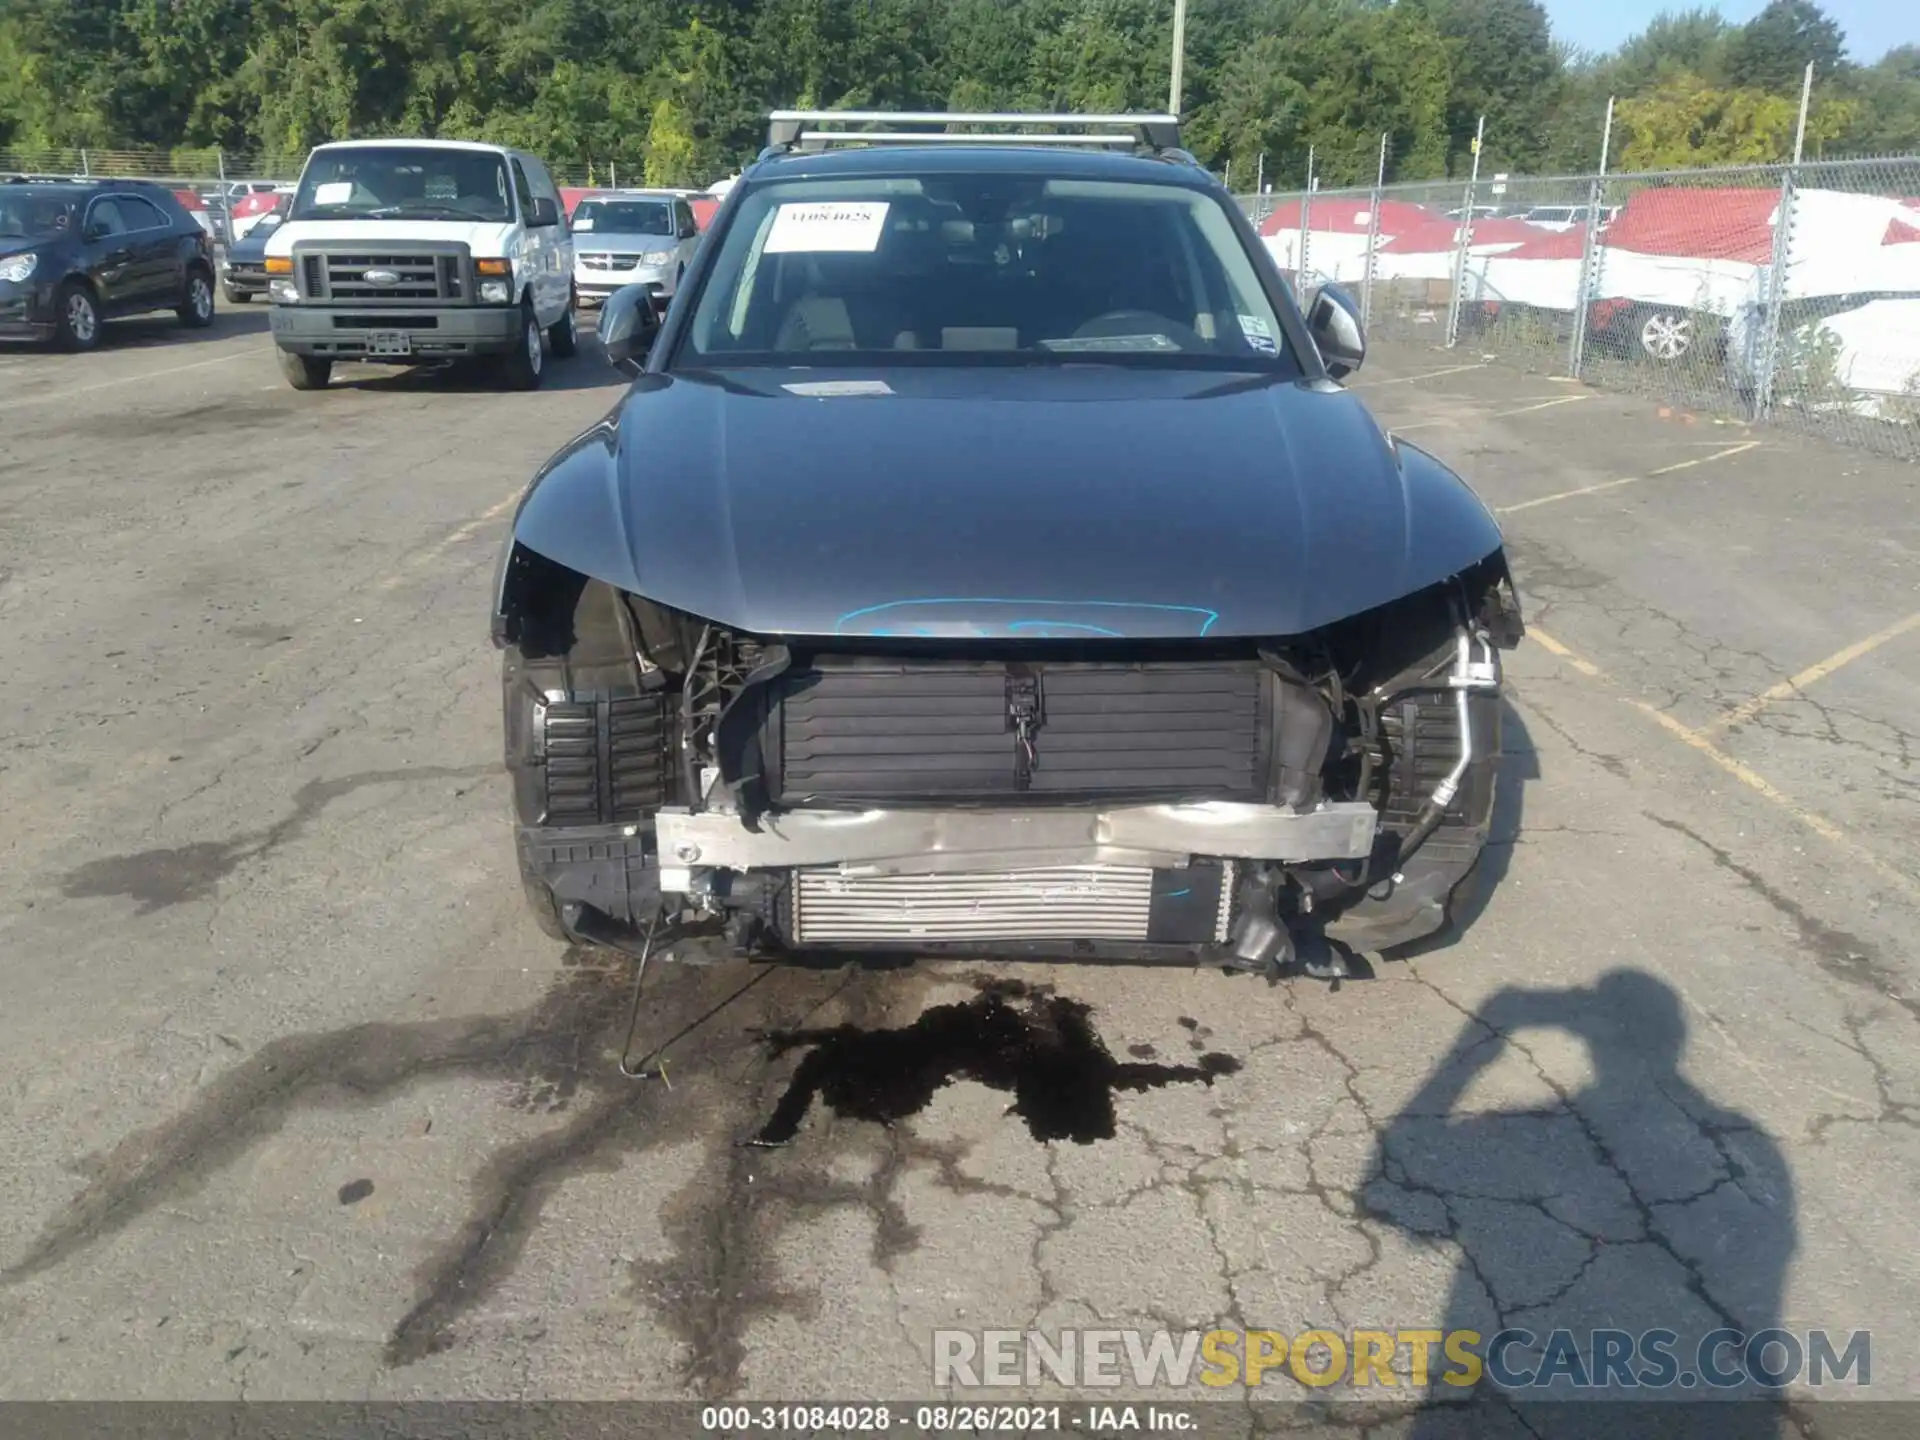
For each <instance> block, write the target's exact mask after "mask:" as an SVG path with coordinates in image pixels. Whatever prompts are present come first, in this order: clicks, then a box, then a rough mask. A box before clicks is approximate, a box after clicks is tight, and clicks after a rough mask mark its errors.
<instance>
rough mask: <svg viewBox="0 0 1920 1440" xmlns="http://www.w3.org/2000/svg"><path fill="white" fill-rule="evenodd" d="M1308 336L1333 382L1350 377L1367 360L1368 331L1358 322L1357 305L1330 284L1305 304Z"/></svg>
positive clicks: (1343, 291)
mask: <svg viewBox="0 0 1920 1440" xmlns="http://www.w3.org/2000/svg"><path fill="white" fill-rule="evenodd" d="M1307 333H1308V334H1310V335H1312V336H1313V343H1314V345H1315V346H1317V347H1318V348H1319V351H1320V358H1321V360H1323V361H1325V362H1326V367H1327V373H1328V374H1329V375H1331V376H1332V377H1333V378H1334V379H1336V380H1342V379H1345V378H1346V377H1347V376H1349V375H1351V374H1352V373H1353V372H1354V371H1356V370H1358V369H1359V368H1360V366H1361V364H1362V363H1363V362H1364V361H1365V360H1366V358H1367V328H1366V326H1365V325H1363V324H1361V322H1360V306H1359V303H1358V302H1357V301H1355V300H1354V298H1353V296H1352V295H1350V294H1348V293H1347V291H1346V289H1345V288H1344V287H1343V286H1340V285H1336V284H1334V283H1333V282H1332V281H1328V282H1327V283H1325V284H1323V285H1321V286H1320V288H1319V289H1317V290H1315V291H1314V292H1313V294H1312V296H1311V297H1309V299H1308V301H1307Z"/></svg>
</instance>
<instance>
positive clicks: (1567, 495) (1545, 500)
mask: <svg viewBox="0 0 1920 1440" xmlns="http://www.w3.org/2000/svg"><path fill="white" fill-rule="evenodd" d="M1759 445H1760V442H1759V441H1758V440H1749V441H1747V442H1746V444H1744V445H1730V446H1728V447H1727V448H1726V449H1725V450H1719V451H1716V452H1715V453H1714V454H1712V455H1702V456H1701V457H1700V458H1699V459H1697V460H1682V461H1680V462H1679V463H1678V464H1677V465H1663V466H1661V467H1660V468H1659V469H1658V470H1650V471H1648V472H1647V473H1646V474H1645V475H1628V476H1624V477H1623V478H1621V479H1619V480H1602V481H1601V482H1600V483H1599V484H1598V485H1582V486H1581V487H1580V488H1579V489H1578V490H1562V491H1560V492H1559V493H1558V494H1556V495H1542V496H1541V497H1540V498H1539V499H1537V500H1522V501H1521V502H1520V503H1519V504H1518V505H1500V506H1496V507H1495V509H1494V512H1493V513H1494V514H1496V515H1512V514H1514V513H1515V512H1516V511H1520V510H1531V509H1533V508H1534V506H1536V505H1553V504H1556V503H1558V502H1559V501H1561V500H1572V499H1575V498H1576V497H1578V496H1581V495H1598V494H1599V493H1600V492H1601V491H1603V490H1618V489H1619V488H1620V487H1621V486H1622V485H1638V484H1639V483H1640V482H1641V481H1643V480H1651V479H1653V478H1654V476H1656V475H1671V474H1673V472H1674V471H1676V470H1691V469H1692V468H1693V467H1694V466H1696V465H1706V464H1710V463H1711V462H1713V461H1715V460H1725V459H1727V458H1728V457H1729V456H1732V455H1744V454H1746V453H1747V451H1749V450H1753V449H1757V448H1758V447H1759Z"/></svg>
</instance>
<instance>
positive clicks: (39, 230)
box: [0, 185, 80, 240]
mask: <svg viewBox="0 0 1920 1440" xmlns="http://www.w3.org/2000/svg"><path fill="white" fill-rule="evenodd" d="M9 188H16V187H9ZM17 189H18V190H20V191H21V192H24V193H19V194H11V193H8V190H0V240H51V239H53V238H54V237H55V236H56V235H61V234H64V233H65V232H66V230H67V229H68V227H69V226H71V225H72V224H73V217H74V213H75V212H76V211H77V210H78V209H79V208H80V202H79V201H78V200H77V199H75V198H74V197H73V196H71V195H65V194H61V193H60V192H58V191H55V192H52V193H49V192H47V191H45V190H40V191H33V192H29V191H27V187H26V186H24V185H22V186H19V187H17Z"/></svg>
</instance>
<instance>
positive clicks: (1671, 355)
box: [1633, 309, 1694, 365]
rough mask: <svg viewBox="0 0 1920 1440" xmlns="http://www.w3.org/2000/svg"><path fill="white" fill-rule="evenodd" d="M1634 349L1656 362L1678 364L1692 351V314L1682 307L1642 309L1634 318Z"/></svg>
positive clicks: (1645, 357)
mask: <svg viewBox="0 0 1920 1440" xmlns="http://www.w3.org/2000/svg"><path fill="white" fill-rule="evenodd" d="M1633 341H1634V348H1635V349H1637V350H1638V351H1639V352H1640V356H1641V358H1642V359H1644V360H1647V361H1649V362H1650V363H1652V364H1655V365H1677V364H1679V363H1680V362H1681V361H1683V360H1685V359H1686V358H1687V356H1688V355H1689V354H1691V353H1692V351H1693V343H1694V325H1693V317H1692V316H1691V315H1689V314H1687V312H1686V311H1684V310H1655V309H1648V310H1643V311H1641V312H1640V314H1639V315H1638V316H1637V317H1635V320H1634V326H1633Z"/></svg>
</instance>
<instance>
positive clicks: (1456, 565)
mask: <svg viewBox="0 0 1920 1440" xmlns="http://www.w3.org/2000/svg"><path fill="white" fill-rule="evenodd" d="M1389 440H1390V442H1391V444H1392V445H1393V450H1394V461H1395V463H1396V464H1397V465H1398V466H1399V467H1400V483H1401V486H1402V488H1403V493H1404V494H1405V496H1406V507H1407V532H1406V533H1407V555H1406V568H1405V570H1404V572H1403V575H1402V583H1403V586H1404V591H1405V593H1408V594H1411V593H1412V592H1413V591H1415V590H1419V589H1423V588H1425V587H1426V586H1428V585H1433V584H1436V583H1438V582H1439V581H1441V580H1444V579H1446V578H1447V577H1448V576H1450V575H1456V574H1458V573H1460V572H1461V571H1462V570H1465V569H1467V568H1468V567H1470V566H1472V565H1474V564H1476V563H1478V562H1479V561H1481V560H1484V559H1486V558H1487V557H1488V556H1489V555H1492V554H1493V553H1494V552H1495V551H1496V550H1499V549H1501V548H1502V547H1503V545H1504V544H1505V537H1504V536H1502V535H1501V533H1500V522H1499V521H1498V520H1496V519H1494V516H1493V511H1492V510H1490V509H1489V508H1488V507H1487V502H1486V501H1484V500H1482V499H1481V498H1480V496H1479V495H1478V494H1476V493H1475V491H1474V489H1473V487H1472V486H1470V485H1468V484H1467V482H1466V481H1465V480H1462V479H1461V478H1460V477H1459V476H1458V475H1457V474H1455V473H1454V472H1453V471H1452V470H1451V469H1449V468H1448V467H1447V466H1446V465H1445V464H1444V463H1442V462H1441V461H1440V460H1438V459H1436V458H1435V457H1434V456H1432V455H1430V454H1429V453H1428V452H1426V451H1425V450H1422V449H1421V448H1420V447H1419V446H1417V445H1412V444H1409V443H1408V442H1407V441H1405V440H1402V439H1401V438H1400V437H1399V436H1397V435H1391V436H1389Z"/></svg>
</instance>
